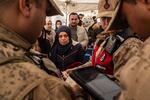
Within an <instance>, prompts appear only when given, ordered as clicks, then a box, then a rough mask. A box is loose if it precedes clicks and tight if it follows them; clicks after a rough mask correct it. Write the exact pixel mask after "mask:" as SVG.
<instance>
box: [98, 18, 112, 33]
mask: <svg viewBox="0 0 150 100" xmlns="http://www.w3.org/2000/svg"><path fill="white" fill-rule="evenodd" d="M100 20H101V26H102V28H103V29H104V30H105V29H106V28H107V26H108V25H109V22H110V20H111V17H101V18H100Z"/></svg>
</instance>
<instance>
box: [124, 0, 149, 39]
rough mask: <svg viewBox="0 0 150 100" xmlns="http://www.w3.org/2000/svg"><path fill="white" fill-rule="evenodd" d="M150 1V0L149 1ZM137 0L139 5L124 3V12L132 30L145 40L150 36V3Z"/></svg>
mask: <svg viewBox="0 0 150 100" xmlns="http://www.w3.org/2000/svg"><path fill="white" fill-rule="evenodd" d="M148 1H150V0H148ZM148 1H147V3H145V2H146V1H142V0H137V4H130V3H127V2H123V4H122V12H123V14H124V15H125V17H126V19H127V21H128V24H129V25H130V27H131V29H132V30H133V31H134V32H136V33H138V34H139V36H141V37H142V38H143V39H146V38H147V37H148V36H149V35H150V10H149V9H148V7H149V8H150V3H148Z"/></svg>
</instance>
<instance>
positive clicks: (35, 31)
mask: <svg viewBox="0 0 150 100" xmlns="http://www.w3.org/2000/svg"><path fill="white" fill-rule="evenodd" d="M47 4H48V3H47V0H43V2H41V5H37V4H36V3H34V5H32V10H31V12H30V19H29V20H28V26H26V27H27V28H28V30H27V31H28V32H26V33H27V34H26V35H28V38H29V41H30V42H31V43H33V42H35V41H36V39H37V38H38V36H39V34H40V32H41V30H42V28H43V26H44V24H45V18H46V9H47ZM33 27H34V28H33Z"/></svg>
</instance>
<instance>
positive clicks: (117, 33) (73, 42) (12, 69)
mask: <svg viewBox="0 0 150 100" xmlns="http://www.w3.org/2000/svg"><path fill="white" fill-rule="evenodd" d="M0 13H1V15H0V99H1V100H92V99H93V100H94V98H92V95H90V94H88V93H87V91H85V90H84V89H83V88H82V87H81V86H80V85H79V84H77V83H76V82H75V81H74V80H73V79H72V78H71V77H69V74H70V73H71V72H72V71H74V70H77V69H78V70H79V69H82V68H85V67H93V68H97V69H99V71H100V73H102V74H105V75H106V76H107V77H108V78H109V79H110V80H113V81H114V82H116V83H117V84H118V85H119V86H120V87H121V91H120V93H119V94H118V95H117V100H149V98H150V91H149V88H148V87H149V80H150V71H149V69H150V68H149V66H150V63H149V56H150V55H149V48H150V47H149V41H150V40H149V32H150V28H149V25H150V0H99V3H98V15H97V17H95V16H93V17H90V16H86V15H83V14H77V13H75V12H72V13H70V14H69V19H68V20H69V24H68V25H63V24H62V21H61V20H60V19H58V20H56V22H55V29H53V28H52V24H53V22H52V21H51V20H50V19H49V18H47V17H46V16H53V15H58V14H59V15H62V12H61V10H60V9H59V7H58V6H57V5H56V3H55V1H54V0H0ZM10 15H11V17H10ZM96 18H97V19H100V22H97V21H96V20H95V19H96ZM33 26H34V27H33ZM88 48H92V49H93V52H92V54H91V57H90V59H89V61H88V62H86V63H84V56H85V54H86V52H87V50H88ZM141 76H142V77H141Z"/></svg>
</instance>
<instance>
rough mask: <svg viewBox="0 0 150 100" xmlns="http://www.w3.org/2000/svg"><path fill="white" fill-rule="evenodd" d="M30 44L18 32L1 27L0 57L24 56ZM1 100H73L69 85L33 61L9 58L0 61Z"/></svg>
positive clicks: (1, 58)
mask: <svg viewBox="0 0 150 100" xmlns="http://www.w3.org/2000/svg"><path fill="white" fill-rule="evenodd" d="M30 47H31V44H30V43H28V42H27V41H26V40H24V39H22V38H21V37H20V36H19V35H17V33H14V32H10V31H9V30H6V29H4V28H2V27H0V61H2V60H4V59H7V58H11V57H14V56H15V57H23V56H24V54H25V52H26V50H27V49H29V48H30ZM0 99H1V100H72V99H74V97H73V92H72V89H71V87H70V86H69V85H68V84H67V83H65V82H64V81H62V80H61V79H59V78H57V77H54V76H51V75H48V74H47V73H45V72H44V71H42V70H41V69H39V68H38V67H37V66H36V65H35V64H34V63H33V62H29V61H24V60H22V61H11V62H7V63H3V64H0Z"/></svg>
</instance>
